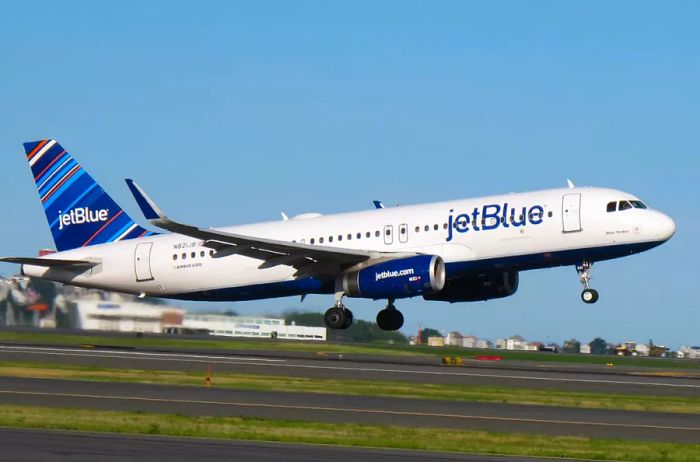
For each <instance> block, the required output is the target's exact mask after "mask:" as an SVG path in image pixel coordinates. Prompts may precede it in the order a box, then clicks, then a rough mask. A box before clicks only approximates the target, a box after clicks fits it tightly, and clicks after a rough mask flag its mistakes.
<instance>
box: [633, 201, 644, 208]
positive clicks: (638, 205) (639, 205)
mask: <svg viewBox="0 0 700 462" xmlns="http://www.w3.org/2000/svg"><path fill="white" fill-rule="evenodd" d="M630 204H632V207H634V208H635V209H645V208H647V206H646V205H644V202H642V201H630Z"/></svg>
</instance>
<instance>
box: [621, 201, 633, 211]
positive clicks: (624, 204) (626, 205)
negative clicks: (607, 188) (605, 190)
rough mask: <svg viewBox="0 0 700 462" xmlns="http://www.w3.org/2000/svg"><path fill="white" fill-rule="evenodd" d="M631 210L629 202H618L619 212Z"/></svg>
mask: <svg viewBox="0 0 700 462" xmlns="http://www.w3.org/2000/svg"><path fill="white" fill-rule="evenodd" d="M631 208H632V204H630V203H629V202H627V201H620V207H619V210H620V211H623V210H628V209H631Z"/></svg>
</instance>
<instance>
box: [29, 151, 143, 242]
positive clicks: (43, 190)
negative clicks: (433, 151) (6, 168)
mask: <svg viewBox="0 0 700 462" xmlns="http://www.w3.org/2000/svg"><path fill="white" fill-rule="evenodd" d="M24 150H25V152H26V153H27V161H28V162H29V166H30V168H31V170H32V176H33V177H34V181H35V182H36V186H37V189H38V191H39V199H40V200H41V204H42V206H43V207H44V212H45V213H46V219H47V220H48V222H49V228H51V234H53V240H54V242H55V243H56V249H57V250H58V251H63V250H70V249H74V248H77V247H85V246H88V245H95V244H103V243H105V242H114V241H122V240H125V239H134V238H137V237H142V236H149V235H152V234H155V233H153V232H151V231H148V230H147V229H144V228H142V227H140V226H139V225H137V224H136V223H135V222H134V220H132V219H131V218H130V217H129V216H128V215H127V214H126V212H124V210H122V208H121V207H119V206H118V205H117V203H116V202H114V200H112V198H111V197H109V195H108V194H107V193H106V192H105V191H104V190H103V189H102V188H101V187H100V185H98V184H97V183H96V182H95V180H93V179H92V177H91V176H90V175H88V173H87V172H86V171H85V170H84V169H83V168H82V167H81V166H80V164H78V162H76V161H75V159H73V157H72V156H71V155H70V154H68V153H67V152H66V150H65V149H63V148H62V147H61V145H60V144H58V143H57V142H56V140H41V141H32V142H29V143H24Z"/></svg>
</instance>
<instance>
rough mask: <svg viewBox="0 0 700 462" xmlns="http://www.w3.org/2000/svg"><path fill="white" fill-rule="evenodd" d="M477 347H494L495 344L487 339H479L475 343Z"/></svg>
mask: <svg viewBox="0 0 700 462" xmlns="http://www.w3.org/2000/svg"><path fill="white" fill-rule="evenodd" d="M475 347H476V348H493V344H492V343H491V342H489V341H488V340H486V339H479V340H478V341H477V342H476V345H475Z"/></svg>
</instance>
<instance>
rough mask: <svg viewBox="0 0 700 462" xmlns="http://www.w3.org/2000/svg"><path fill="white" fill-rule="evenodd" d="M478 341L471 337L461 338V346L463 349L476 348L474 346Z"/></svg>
mask: <svg viewBox="0 0 700 462" xmlns="http://www.w3.org/2000/svg"><path fill="white" fill-rule="evenodd" d="M478 341H479V339H478V338H476V337H474V336H473V335H467V336H465V337H463V338H462V346H463V347H464V348H476V344H477V342H478Z"/></svg>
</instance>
